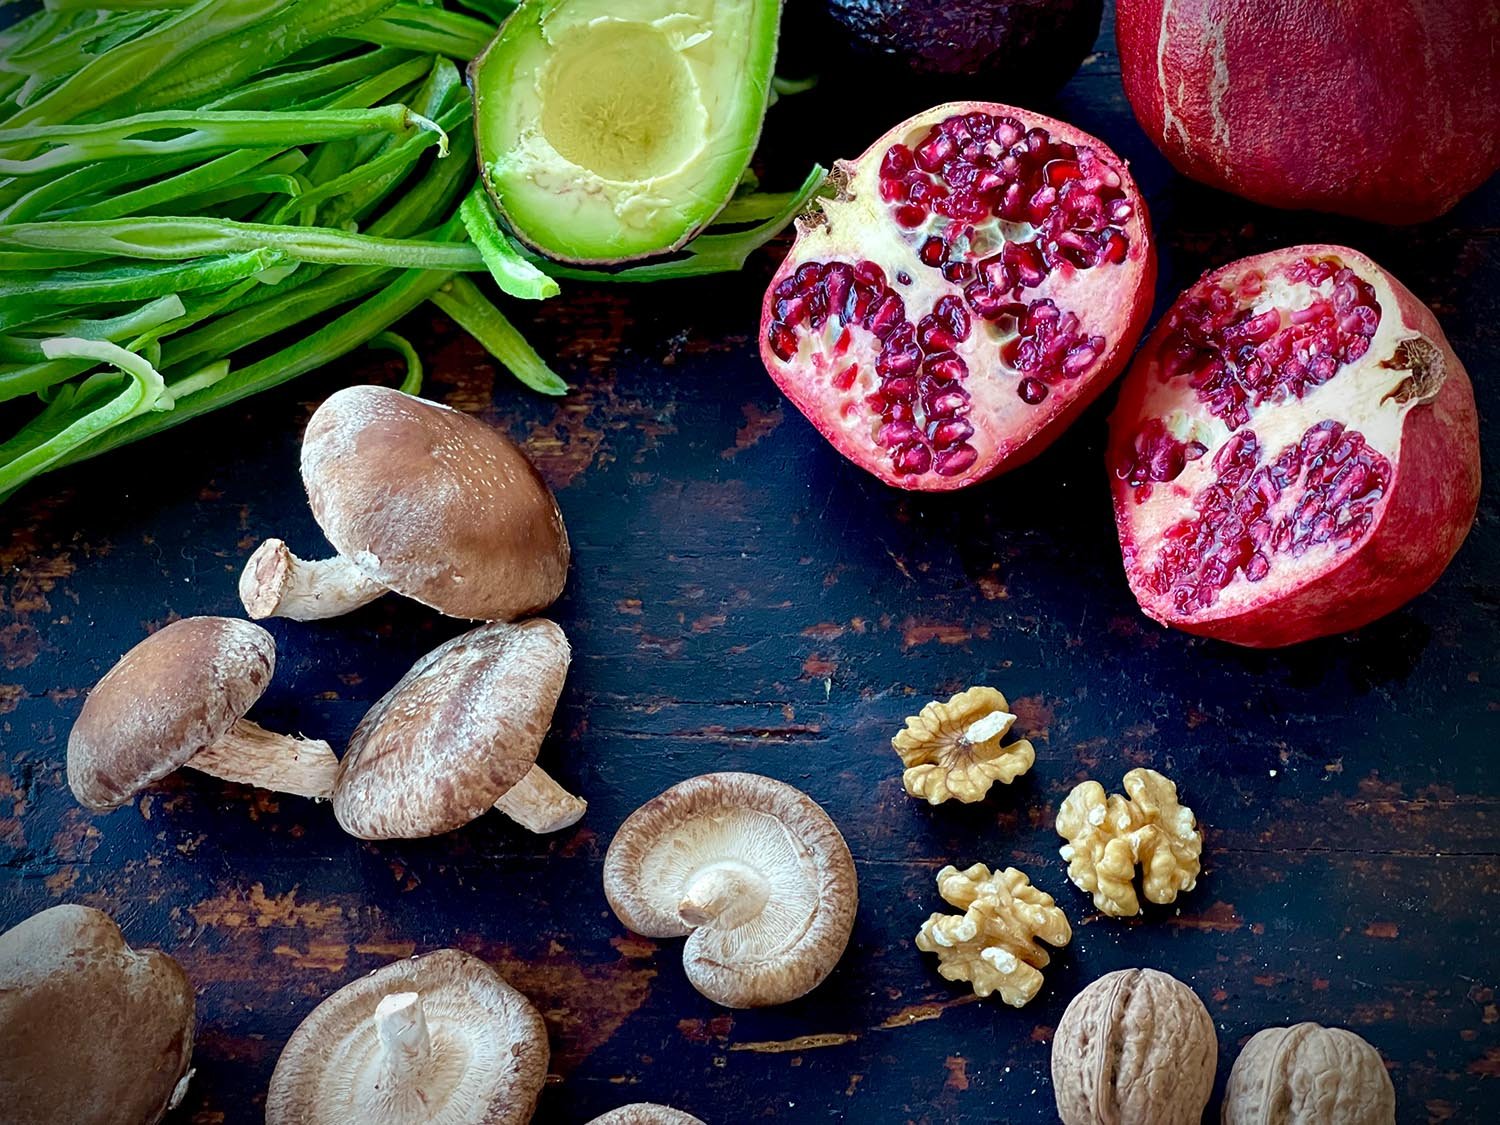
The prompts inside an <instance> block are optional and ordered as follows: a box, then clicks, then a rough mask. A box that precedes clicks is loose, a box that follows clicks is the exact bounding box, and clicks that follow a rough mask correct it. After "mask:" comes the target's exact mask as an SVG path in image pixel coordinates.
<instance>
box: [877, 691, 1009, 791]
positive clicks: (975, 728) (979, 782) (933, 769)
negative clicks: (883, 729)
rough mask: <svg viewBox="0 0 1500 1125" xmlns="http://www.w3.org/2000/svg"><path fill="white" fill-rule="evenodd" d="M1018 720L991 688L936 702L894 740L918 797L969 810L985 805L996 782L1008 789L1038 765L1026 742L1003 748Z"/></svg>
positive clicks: (908, 788) (906, 782)
mask: <svg viewBox="0 0 1500 1125" xmlns="http://www.w3.org/2000/svg"><path fill="white" fill-rule="evenodd" d="M1015 721H1016V717H1015V716H1014V715H1012V714H1011V713H1010V710H1009V704H1007V703H1006V702H1005V696H1004V695H1002V694H1000V692H999V691H997V690H996V689H994V688H992V687H972V688H969V689H968V690H967V691H961V692H959V693H958V694H957V695H955V696H953V697H952V698H951V699H949V700H948V702H946V703H939V702H937V701H934V702H932V703H929V704H927V706H925V707H923V708H922V710H921V712H920V713H919V714H916V715H912V716H911V717H909V718H908V719H907V720H906V729H905V730H903V731H901V732H900V733H899V734H897V735H896V737H895V738H893V739H891V745H892V746H894V747H895V748H896V753H897V754H899V755H901V762H902V764H903V765H905V766H906V772H905V773H903V774H902V775H901V782H902V784H903V785H905V786H906V791H907V792H908V793H909V794H911V795H912V796H913V797H921V798H922V799H924V800H926V801H927V802H928V803H929V804H933V805H940V804H942V803H943V802H944V801H946V800H948V799H949V798H950V797H956V798H958V799H959V800H960V801H963V802H965V803H966V804H969V803H972V802H974V801H981V800H983V799H984V796H985V794H986V793H988V792H989V791H990V786H991V785H993V784H994V783H995V782H996V781H1000V782H1002V783H1004V784H1006V785H1009V784H1010V783H1011V782H1012V781H1014V780H1015V779H1016V778H1017V777H1019V776H1021V774H1023V773H1025V772H1026V771H1027V770H1029V769H1030V768H1031V766H1032V763H1034V762H1035V761H1036V751H1035V750H1034V749H1033V748H1032V745H1031V743H1030V742H1028V741H1027V740H1026V739H1024V738H1023V739H1019V740H1018V741H1016V742H1012V743H1011V744H1010V745H1009V746H1002V745H1001V744H1000V742H1001V739H1003V738H1004V737H1005V735H1006V734H1007V733H1008V732H1009V731H1010V728H1011V726H1012V725H1013V724H1014V723H1015Z"/></svg>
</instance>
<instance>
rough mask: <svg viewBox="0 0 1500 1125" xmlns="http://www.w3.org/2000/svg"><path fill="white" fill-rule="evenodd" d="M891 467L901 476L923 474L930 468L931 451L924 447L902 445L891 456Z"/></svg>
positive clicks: (914, 444)
mask: <svg viewBox="0 0 1500 1125" xmlns="http://www.w3.org/2000/svg"><path fill="white" fill-rule="evenodd" d="M891 467H892V468H893V469H894V470H895V471H896V472H897V473H899V474H900V475H902V476H909V475H911V474H912V473H925V472H926V471H927V470H928V469H930V468H931V467H932V451H931V450H930V449H928V448H927V447H926V446H925V445H919V444H916V443H913V444H911V445H904V446H902V447H901V448H900V449H898V450H896V452H895V453H894V454H892V455H891Z"/></svg>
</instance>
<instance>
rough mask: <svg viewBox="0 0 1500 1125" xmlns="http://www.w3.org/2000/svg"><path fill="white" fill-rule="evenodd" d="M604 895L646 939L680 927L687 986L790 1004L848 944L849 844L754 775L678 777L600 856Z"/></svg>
mask: <svg viewBox="0 0 1500 1125" xmlns="http://www.w3.org/2000/svg"><path fill="white" fill-rule="evenodd" d="M604 893H605V896H606V897H607V898H608V899H609V904H610V906H611V907H612V908H613V909H614V912H615V913H616V914H617V915H618V916H619V918H620V920H621V921H622V922H624V923H625V925H627V926H629V927H630V928H631V929H632V930H634V931H635V932H636V933H638V934H644V935H645V936H647V937H659V938H660V937H680V936H682V935H684V934H685V935H687V939H688V940H687V944H686V946H685V947H684V949H683V955H682V959H683V966H684V968H686V970H687V975H688V979H689V980H690V981H691V982H692V984H693V987H695V988H697V989H698V991H699V992H701V993H703V994H704V995H705V996H707V997H708V998H709V999H710V1000H713V1001H715V1002H717V1003H719V1004H723V1005H725V1006H726V1007H731V1008H748V1007H758V1006H761V1005H766V1004H780V1003H783V1002H785V1001H788V1000H793V999H795V998H796V997H798V996H801V995H803V994H804V993H806V992H808V991H809V990H810V989H812V988H814V987H816V986H817V985H818V984H819V983H821V982H822V980H823V979H824V978H825V977H826V976H827V975H828V974H829V973H830V972H832V971H833V967H834V965H835V964H836V963H837V962H838V959H839V957H840V956H842V955H843V952H844V948H845V946H847V945H848V943H849V934H850V932H851V931H852V930H853V927H854V915H855V910H856V907H857V906H858V899H859V892H858V883H857V879H856V877H855V872H854V860H853V858H852V857H851V856H850V854H849V846H848V845H847V844H846V843H845V842H844V838H843V836H841V835H840V834H839V830H838V828H837V827H836V826H835V825H834V823H833V821H832V820H830V819H829V817H828V814H827V813H825V812H824V811H823V810H822V808H820V807H819V806H818V804H817V802H815V801H814V800H813V799H812V798H811V797H809V796H807V794H805V793H803V792H801V791H800V790H798V789H794V788H793V787H792V786H790V785H787V784H785V783H783V782H780V781H776V780H774V779H772V778H769V777H762V776H760V775H759V774H752V773H711V774H704V775H702V776H701V777H694V778H690V779H689V780H687V781H684V782H682V783H680V784H678V785H674V786H673V787H672V788H670V789H668V790H667V791H666V792H665V793H663V794H661V796H659V797H656V798H654V799H652V800H650V801H648V802H646V804H644V805H642V806H641V807H640V808H639V809H637V810H636V811H635V812H633V813H631V814H630V816H629V817H628V818H627V819H626V821H625V823H624V824H622V825H621V826H620V830H619V832H617V833H616V834H615V838H614V840H613V841H612V842H611V843H610V845H609V852H608V854H607V855H606V856H605V860H604Z"/></svg>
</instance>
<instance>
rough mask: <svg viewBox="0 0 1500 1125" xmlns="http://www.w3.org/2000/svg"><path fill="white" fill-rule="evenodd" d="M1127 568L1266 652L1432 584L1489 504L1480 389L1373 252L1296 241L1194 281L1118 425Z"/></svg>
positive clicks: (1153, 609)
mask: <svg viewBox="0 0 1500 1125" xmlns="http://www.w3.org/2000/svg"><path fill="white" fill-rule="evenodd" d="M1108 457H1109V467H1110V470H1111V477H1112V486H1113V489H1114V506H1115V520H1116V524H1117V526H1118V529H1119V533H1120V546H1121V550H1122V552H1123V555H1124V561H1125V570H1126V574H1127V576H1128V577H1129V579H1130V585H1131V588H1132V590H1133V591H1134V593H1135V595H1136V599H1137V600H1138V601H1139V602H1140V604H1141V608H1142V609H1143V610H1145V612H1146V613H1147V614H1148V615H1150V616H1151V617H1154V618H1156V619H1157V620H1158V621H1161V622H1163V623H1165V624H1168V625H1173V626H1176V627H1178V628H1181V629H1185V630H1187V631H1189V632H1193V633H1202V634H1205V635H1208V636H1213V637H1218V638H1220V639H1223V640H1228V641H1233V642H1235V643H1237V644H1244V645H1251V646H1255V647H1269V646H1275V645H1285V644H1293V643H1295V642H1297V641H1302V640H1307V639H1310V638H1312V637H1317V636H1323V635H1326V634H1329V633H1336V632H1343V631H1345V630H1348V629H1352V628H1356V627H1358V626H1360V625H1363V624H1365V623H1366V622H1369V621H1372V620H1374V619H1375V618H1377V617H1380V616H1382V615H1384V614H1386V613H1389V612H1390V611H1391V610H1393V609H1395V608H1397V607H1398V606H1400V605H1402V604H1404V603H1405V602H1407V601H1409V600H1410V599H1411V598H1413V597H1415V596H1416V595H1417V594H1419V593H1421V592H1422V591H1423V590H1425V589H1426V588H1427V587H1428V586H1430V585H1431V584H1432V583H1433V582H1435V581H1436V580H1437V577H1438V575H1440V574H1441V573H1442V571H1443V569H1444V568H1445V567H1446V566H1447V565H1448V562H1449V561H1450V560H1451V559H1452V557H1453V555H1454V554H1455V553H1456V552H1457V550H1458V547H1459V545H1460V544H1461V543H1462V542H1463V539H1464V536H1465V535H1466V534H1467V532H1468V529H1469V526H1470V525H1471V524H1472V523H1473V520H1474V513H1475V510H1476V508H1477V505H1478V500H1479V435H1478V421H1477V417H1476V414H1475V409H1474V394H1473V389H1472V387H1471V386H1470V384H1469V379H1468V376H1467V374H1466V373H1465V372H1464V369H1463V366H1462V364H1460V363H1459V361H1458V358H1457V357H1456V356H1455V355H1454V354H1453V351H1452V349H1451V348H1450V347H1449V346H1448V341H1447V340H1446V339H1445V338H1444V336H1443V333H1442V329H1441V328H1439V327H1438V324H1437V321H1436V320H1435V319H1434V318H1433V316H1432V313H1431V312H1430V311H1429V310H1428V309H1427V308H1426V307H1425V306H1424V305H1422V303H1421V302H1419V301H1418V300H1417V299H1416V298H1415V297H1413V296H1412V295H1411V293H1409V292H1408V291H1407V290H1406V289H1405V288H1403V287H1402V286H1401V284H1400V283H1399V282H1397V281H1396V280H1395V279H1394V278H1392V277H1391V276H1390V275H1389V274H1387V273H1385V272H1384V271H1383V270H1381V269H1380V267H1379V266H1377V265H1375V263H1373V262H1371V261H1370V260H1369V259H1368V258H1366V257H1364V256H1363V255H1361V254H1359V253H1357V252H1356V251H1353V250H1349V249H1347V248H1345V247H1340V246H1298V247H1293V248H1291V249H1288V250H1281V251H1276V252H1274V253H1270V254H1262V255H1259V256H1257V257H1253V258H1246V259H1243V260H1242V261H1239V262H1235V263H1232V264H1231V265H1228V266H1225V267H1223V268H1222V269H1219V270H1216V271H1214V272H1212V273H1209V274H1207V275H1205V276H1204V277H1203V279H1202V280H1200V281H1199V282H1198V283H1197V284H1196V285H1194V286H1193V287H1192V288H1190V289H1188V290H1187V291H1186V292H1185V293H1183V294H1182V295H1181V296H1180V297H1179V298H1178V299H1177V302H1176V303H1175V304H1174V305H1173V306H1172V308H1171V310H1170V311H1169V312H1168V313H1167V315H1166V316H1165V317H1164V318H1163V320H1162V322H1161V324H1160V325H1159V326H1158V327H1157V329H1156V330H1155V331H1154V332H1153V333H1152V334H1151V337H1150V338H1149V339H1148V340H1147V341H1146V344H1145V346H1144V347H1142V349H1141V351H1140V353H1139V355H1138V356H1137V357H1136V360H1135V363H1134V365H1133V366H1132V367H1131V369H1130V372H1129V374H1128V375H1127V376H1126V378H1125V382H1124V384H1123V386H1122V389H1121V392H1120V402H1119V405H1118V407H1117V408H1116V410H1115V413H1114V416H1113V417H1112V418H1111V421H1110V445H1109V454H1108Z"/></svg>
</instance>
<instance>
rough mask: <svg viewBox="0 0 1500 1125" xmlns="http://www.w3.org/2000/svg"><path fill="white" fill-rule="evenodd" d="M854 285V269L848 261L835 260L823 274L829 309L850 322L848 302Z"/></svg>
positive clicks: (841, 319) (843, 320)
mask: <svg viewBox="0 0 1500 1125" xmlns="http://www.w3.org/2000/svg"><path fill="white" fill-rule="evenodd" d="M853 285H854V270H853V268H852V267H851V266H850V265H849V263H847V262H835V263H833V264H832V265H831V266H829V267H828V271H827V272H826V273H825V274H824V275H823V291H824V293H825V294H827V298H828V307H829V309H832V310H835V311H837V313H838V316H839V320H840V321H841V322H843V323H845V324H847V323H848V322H849V317H848V310H847V307H846V306H847V302H848V300H849V290H850V289H851V288H852V287H853Z"/></svg>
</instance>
